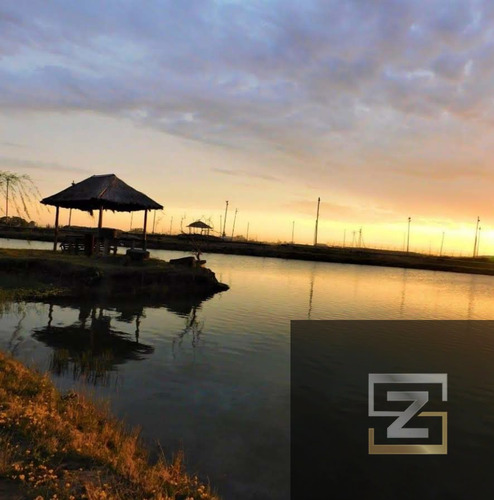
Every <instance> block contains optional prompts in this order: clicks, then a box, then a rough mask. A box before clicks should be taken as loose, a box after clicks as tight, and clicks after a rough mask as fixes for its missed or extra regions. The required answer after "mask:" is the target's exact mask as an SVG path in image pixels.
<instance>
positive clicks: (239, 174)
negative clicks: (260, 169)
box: [211, 167, 280, 182]
mask: <svg viewBox="0 0 494 500" xmlns="http://www.w3.org/2000/svg"><path fill="white" fill-rule="evenodd" d="M211 170H212V171H213V172H217V173H218V174H223V175H233V176H235V177H251V178H254V179H262V180H265V181H270V182H279V181H280V179H279V178H278V177H275V176H274V175H269V174H262V173H255V172H251V171H249V170H232V169H228V168H217V167H214V168H212V169H211Z"/></svg>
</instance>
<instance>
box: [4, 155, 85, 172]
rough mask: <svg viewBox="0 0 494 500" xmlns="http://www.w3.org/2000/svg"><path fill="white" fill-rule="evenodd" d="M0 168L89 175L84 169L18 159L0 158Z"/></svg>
mask: <svg viewBox="0 0 494 500" xmlns="http://www.w3.org/2000/svg"><path fill="white" fill-rule="evenodd" d="M0 167H3V168H7V169H16V168H27V169H36V170H50V171H52V172H74V173H85V174H87V173H89V172H90V171H89V170H87V169H85V168H78V167H69V166H65V165H59V164H58V163H47V162H41V161H32V160H23V159H20V158H8V157H5V156H0Z"/></svg>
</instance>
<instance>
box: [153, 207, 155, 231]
mask: <svg viewBox="0 0 494 500" xmlns="http://www.w3.org/2000/svg"><path fill="white" fill-rule="evenodd" d="M155 229H156V210H155V211H154V217H153V234H154V230H155Z"/></svg>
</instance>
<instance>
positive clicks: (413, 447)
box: [369, 373, 448, 455]
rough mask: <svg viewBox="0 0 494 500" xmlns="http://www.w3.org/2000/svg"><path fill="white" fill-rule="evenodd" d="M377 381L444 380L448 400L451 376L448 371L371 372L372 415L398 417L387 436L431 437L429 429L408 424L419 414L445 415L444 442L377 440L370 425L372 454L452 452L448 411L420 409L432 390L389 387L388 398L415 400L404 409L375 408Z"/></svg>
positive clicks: (443, 426) (370, 400)
mask: <svg viewBox="0 0 494 500" xmlns="http://www.w3.org/2000/svg"><path fill="white" fill-rule="evenodd" d="M375 384H441V387H442V392H441V395H442V397H441V399H442V401H447V400H448V388H447V384H448V376H447V374H446V373H370V374H369V417H396V420H394V422H393V423H392V424H390V425H389V427H388V429H387V438H388V439H396V438H402V439H403V438H404V439H427V438H428V437H429V429H427V428H412V427H405V425H406V424H407V423H408V422H409V421H410V420H411V419H412V418H413V417H414V416H415V415H417V416H418V417H441V420H442V427H441V430H442V443H441V444H427V443H423V444H375V442H374V429H373V428H369V454H370V455H412V454H414V455H429V454H433V455H445V454H447V453H448V440H447V426H448V414H447V412H431V411H429V412H426V411H423V412H421V413H419V411H420V410H421V409H422V408H423V407H424V406H425V404H426V403H427V402H428V401H429V392H428V391H387V394H386V395H387V401H411V402H412V403H411V404H410V405H409V406H408V407H407V408H406V409H405V410H404V411H384V410H375V409H374V385H375Z"/></svg>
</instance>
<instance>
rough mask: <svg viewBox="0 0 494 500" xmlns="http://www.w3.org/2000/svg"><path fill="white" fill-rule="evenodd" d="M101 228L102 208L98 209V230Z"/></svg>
mask: <svg viewBox="0 0 494 500" xmlns="http://www.w3.org/2000/svg"><path fill="white" fill-rule="evenodd" d="M102 226H103V207H101V208H100V209H99V218H98V230H101V228H102Z"/></svg>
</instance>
